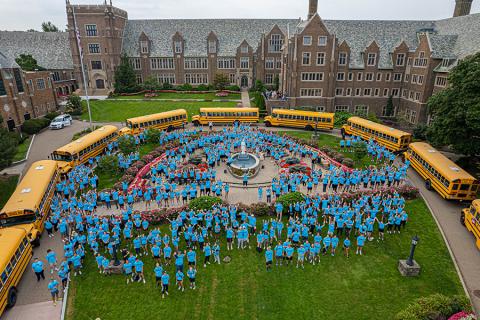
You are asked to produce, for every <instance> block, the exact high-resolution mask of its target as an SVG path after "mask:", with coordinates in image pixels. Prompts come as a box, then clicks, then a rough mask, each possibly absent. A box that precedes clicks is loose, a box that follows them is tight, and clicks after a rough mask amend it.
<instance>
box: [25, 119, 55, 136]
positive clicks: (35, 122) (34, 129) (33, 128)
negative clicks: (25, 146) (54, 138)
mask: <svg viewBox="0 0 480 320" xmlns="http://www.w3.org/2000/svg"><path fill="white" fill-rule="evenodd" d="M49 124H50V120H48V119H46V118H36V119H29V120H26V121H25V122H24V123H23V124H22V132H25V133H27V134H30V135H31V134H36V133H39V132H40V130H42V129H43V128H46V127H48V125H49Z"/></svg>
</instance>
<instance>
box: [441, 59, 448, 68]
mask: <svg viewBox="0 0 480 320" xmlns="http://www.w3.org/2000/svg"><path fill="white" fill-rule="evenodd" d="M449 65H450V59H443V60H442V67H444V68H446V67H448V66H449Z"/></svg>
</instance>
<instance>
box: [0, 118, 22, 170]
mask: <svg viewBox="0 0 480 320" xmlns="http://www.w3.org/2000/svg"><path fill="white" fill-rule="evenodd" d="M0 123H3V119H2V118H1V117H0ZM17 146H18V139H17V138H15V136H14V135H13V134H12V133H11V132H8V130H7V129H5V128H3V127H0V170H3V169H4V168H6V167H8V166H9V165H11V164H12V160H13V157H14V156H15V153H16V152H17Z"/></svg>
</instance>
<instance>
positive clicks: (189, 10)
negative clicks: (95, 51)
mask: <svg viewBox="0 0 480 320" xmlns="http://www.w3.org/2000/svg"><path fill="white" fill-rule="evenodd" d="M318 2H319V4H318V12H319V14H320V16H321V17H322V18H323V19H357V20H362V19H386V20H394V19H401V20H409V19H410V20H412V19H417V20H418V19H420V20H432V19H443V18H448V17H450V16H451V15H452V14H453V8H454V5H455V0H396V1H393V0H319V1H318ZM71 3H74V4H99V3H103V0H71ZM113 5H114V6H117V7H119V8H121V9H124V10H126V11H127V12H128V15H129V18H130V19H171V18H177V19H178V18H185V19H192V18H299V17H302V18H305V16H306V15H307V9H308V0H113ZM0 8H1V10H0V16H1V17H0V30H27V29H31V28H33V29H37V30H39V29H40V25H41V23H42V21H52V22H53V23H54V24H55V25H57V26H58V27H59V28H60V29H62V30H63V29H65V25H66V23H67V22H66V18H65V1H64V0H0ZM479 11H480V0H474V4H473V8H472V12H479Z"/></svg>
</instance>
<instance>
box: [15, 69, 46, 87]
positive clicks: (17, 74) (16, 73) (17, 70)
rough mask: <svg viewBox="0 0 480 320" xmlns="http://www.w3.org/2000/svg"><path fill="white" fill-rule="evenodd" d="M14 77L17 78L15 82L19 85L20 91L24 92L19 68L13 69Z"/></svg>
mask: <svg viewBox="0 0 480 320" xmlns="http://www.w3.org/2000/svg"><path fill="white" fill-rule="evenodd" d="M13 77H14V78H15V84H16V85H17V90H18V92H24V89H23V81H22V74H21V73H20V70H19V69H13ZM42 81H43V79H42ZM43 89H45V83H44V84H43Z"/></svg>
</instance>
